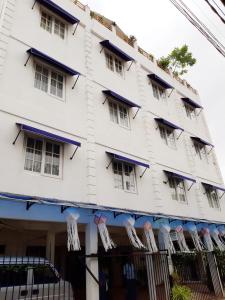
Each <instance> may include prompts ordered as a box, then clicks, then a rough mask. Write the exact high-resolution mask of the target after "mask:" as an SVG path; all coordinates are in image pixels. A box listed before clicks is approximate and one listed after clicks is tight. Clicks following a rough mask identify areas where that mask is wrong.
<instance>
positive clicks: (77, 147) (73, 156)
mask: <svg viewBox="0 0 225 300" xmlns="http://www.w3.org/2000/svg"><path fill="white" fill-rule="evenodd" d="M77 149H78V146H77V147H76V149H75V150H74V152H73V154H72V156H71V157H70V160H72V159H73V157H74V155H75V153H76V152H77Z"/></svg>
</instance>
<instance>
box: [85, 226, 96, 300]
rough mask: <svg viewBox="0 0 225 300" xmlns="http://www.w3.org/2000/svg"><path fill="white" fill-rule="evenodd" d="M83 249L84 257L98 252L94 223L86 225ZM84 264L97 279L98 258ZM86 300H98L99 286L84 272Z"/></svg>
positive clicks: (87, 260)
mask: <svg viewBox="0 0 225 300" xmlns="http://www.w3.org/2000/svg"><path fill="white" fill-rule="evenodd" d="M85 249H86V255H90V254H96V253H97V252H98V231H97V226H96V225H95V224H94V223H89V224H87V225H86V232H85ZM86 264H87V267H88V268H89V269H90V270H91V272H92V273H93V274H94V276H95V277H96V278H97V279H98V258H97V257H94V258H86ZM86 300H99V286H98V284H97V282H96V281H95V280H94V278H93V277H92V276H91V275H90V273H89V272H88V271H86Z"/></svg>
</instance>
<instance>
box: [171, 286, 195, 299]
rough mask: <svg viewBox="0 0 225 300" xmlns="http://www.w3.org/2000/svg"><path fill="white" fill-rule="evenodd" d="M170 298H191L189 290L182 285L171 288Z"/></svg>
mask: <svg viewBox="0 0 225 300" xmlns="http://www.w3.org/2000/svg"><path fill="white" fill-rule="evenodd" d="M172 300H191V290H190V289H189V288H188V287H186V286H183V285H175V286H174V287H173V288H172Z"/></svg>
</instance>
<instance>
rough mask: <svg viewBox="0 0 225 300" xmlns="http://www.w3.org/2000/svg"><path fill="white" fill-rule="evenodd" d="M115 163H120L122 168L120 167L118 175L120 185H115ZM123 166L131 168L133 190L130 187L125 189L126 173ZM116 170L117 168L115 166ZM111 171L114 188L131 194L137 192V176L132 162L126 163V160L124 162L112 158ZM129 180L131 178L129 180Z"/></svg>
mask: <svg viewBox="0 0 225 300" xmlns="http://www.w3.org/2000/svg"><path fill="white" fill-rule="evenodd" d="M115 164H117V166H118V165H121V166H122V168H121V170H122V171H121V172H122V174H121V175H120V176H121V179H122V180H121V184H120V186H116V179H117V178H116V175H118V174H117V173H115V168H114V166H115ZM125 167H128V168H129V167H131V168H132V173H133V174H132V176H133V186H134V190H130V189H127V186H126V183H125V182H126V174H125ZM117 170H118V168H117ZM112 172H113V180H114V188H115V189H118V190H122V191H124V192H128V193H132V194H136V193H137V177H136V168H135V165H134V164H131V163H128V162H124V161H119V160H116V159H115V160H113V162H112ZM129 182H131V180H130V181H129Z"/></svg>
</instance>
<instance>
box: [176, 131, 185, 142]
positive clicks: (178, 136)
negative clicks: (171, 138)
mask: <svg viewBox="0 0 225 300" xmlns="http://www.w3.org/2000/svg"><path fill="white" fill-rule="evenodd" d="M183 132H184V130H181V133H180V134H179V136H178V137H177V140H179V138H180V137H181V135H182V133H183Z"/></svg>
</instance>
